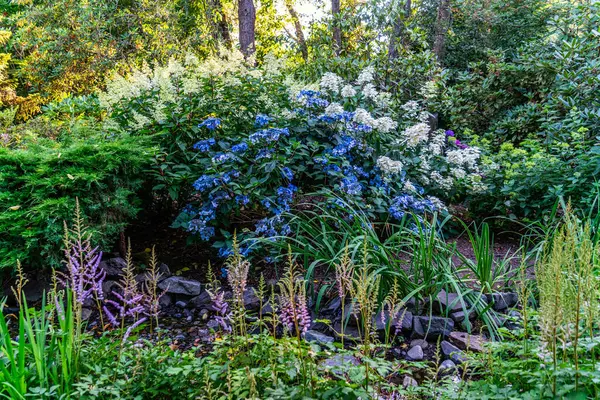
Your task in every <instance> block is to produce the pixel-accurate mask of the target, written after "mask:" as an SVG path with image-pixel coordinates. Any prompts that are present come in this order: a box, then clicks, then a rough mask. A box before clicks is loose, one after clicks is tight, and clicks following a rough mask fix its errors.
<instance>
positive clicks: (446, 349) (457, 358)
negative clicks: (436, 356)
mask: <svg viewBox="0 0 600 400" xmlns="http://www.w3.org/2000/svg"><path fill="white" fill-rule="evenodd" d="M440 347H441V349H442V354H443V355H444V356H445V357H446V358H448V359H450V360H452V362H453V363H455V364H462V363H464V362H465V361H467V357H465V355H464V353H463V352H462V350H460V349H459V348H458V347H456V346H454V345H453V344H452V343H450V342H447V341H445V340H442V342H441V343H440Z"/></svg>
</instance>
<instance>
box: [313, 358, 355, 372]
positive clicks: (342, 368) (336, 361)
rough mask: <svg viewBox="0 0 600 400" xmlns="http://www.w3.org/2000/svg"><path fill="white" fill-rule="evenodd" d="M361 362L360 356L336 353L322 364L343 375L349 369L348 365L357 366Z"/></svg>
mask: <svg viewBox="0 0 600 400" xmlns="http://www.w3.org/2000/svg"><path fill="white" fill-rule="evenodd" d="M359 364H360V361H358V358H356V357H354V356H351V355H348V354H336V355H335V356H333V357H329V358H328V359H326V360H324V361H323V362H322V363H321V366H322V367H324V368H325V369H327V370H330V371H331V372H333V373H334V374H336V375H341V374H343V373H344V372H346V371H347V370H348V367H352V366H357V365H359Z"/></svg>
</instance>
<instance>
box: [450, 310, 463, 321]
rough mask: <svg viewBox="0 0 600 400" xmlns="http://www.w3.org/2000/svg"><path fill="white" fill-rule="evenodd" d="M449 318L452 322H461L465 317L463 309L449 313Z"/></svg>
mask: <svg viewBox="0 0 600 400" xmlns="http://www.w3.org/2000/svg"><path fill="white" fill-rule="evenodd" d="M450 318H452V320H453V321H454V322H463V321H464V320H465V319H466V315H465V312H464V311H457V312H453V313H452V314H450Z"/></svg>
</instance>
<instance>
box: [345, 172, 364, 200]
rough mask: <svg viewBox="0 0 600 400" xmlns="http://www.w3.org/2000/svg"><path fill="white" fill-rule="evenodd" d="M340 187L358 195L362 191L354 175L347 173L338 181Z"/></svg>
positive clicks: (348, 192)
mask: <svg viewBox="0 0 600 400" xmlns="http://www.w3.org/2000/svg"><path fill="white" fill-rule="evenodd" d="M340 189H342V190H343V191H344V192H346V193H347V194H350V195H360V194H361V193H362V185H361V184H360V182H359V181H358V178H357V177H356V175H348V176H346V177H345V178H343V179H342V181H341V183H340Z"/></svg>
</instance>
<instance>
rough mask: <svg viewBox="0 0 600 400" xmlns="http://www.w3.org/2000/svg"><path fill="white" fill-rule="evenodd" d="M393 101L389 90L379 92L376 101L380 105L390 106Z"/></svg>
mask: <svg viewBox="0 0 600 400" xmlns="http://www.w3.org/2000/svg"><path fill="white" fill-rule="evenodd" d="M391 101H392V94H391V93H388V92H379V94H378V95H377V99H376V100H375V102H376V103H377V105H378V106H379V107H383V108H385V107H388V106H389V105H390V103H391Z"/></svg>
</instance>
